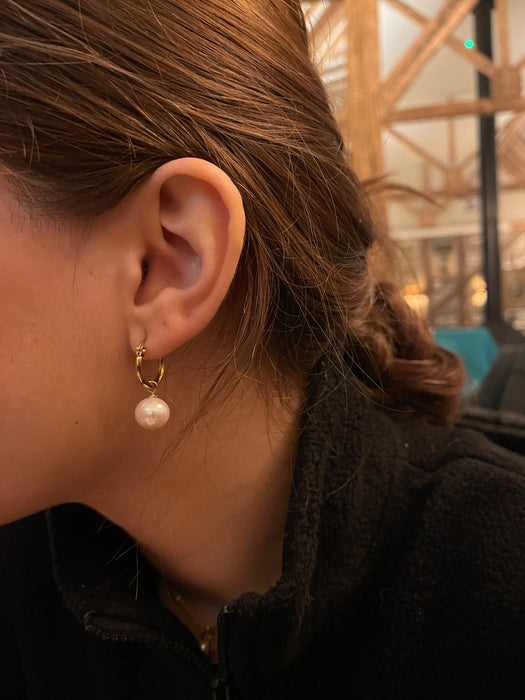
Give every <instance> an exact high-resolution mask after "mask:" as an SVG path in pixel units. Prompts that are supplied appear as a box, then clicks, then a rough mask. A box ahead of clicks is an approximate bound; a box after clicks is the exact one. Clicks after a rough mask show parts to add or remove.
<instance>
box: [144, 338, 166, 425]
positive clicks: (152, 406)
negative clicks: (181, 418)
mask: <svg viewBox="0 0 525 700" xmlns="http://www.w3.org/2000/svg"><path fill="white" fill-rule="evenodd" d="M136 353H137V357H136V367H137V376H138V378H139V381H140V383H141V384H142V386H143V387H144V388H145V389H147V390H148V391H149V392H150V396H149V397H148V398H147V399H143V400H142V401H141V402H140V403H138V404H137V407H136V408H135V420H136V421H137V423H138V424H139V425H140V426H141V428H145V429H146V430H158V429H159V428H162V427H163V426H164V425H166V423H167V422H168V419H169V417H170V408H169V406H168V404H167V403H166V402H165V401H163V400H162V399H159V397H158V396H156V391H157V389H158V386H159V384H160V382H161V380H162V377H163V376H164V369H165V366H164V358H163V357H162V358H161V359H160V360H159V369H158V371H157V376H156V377H155V379H145V378H144V376H143V375H142V360H143V358H144V355H145V354H146V348H145V346H144V345H143V344H142V343H140V345H139V346H138V347H137V351H136Z"/></svg>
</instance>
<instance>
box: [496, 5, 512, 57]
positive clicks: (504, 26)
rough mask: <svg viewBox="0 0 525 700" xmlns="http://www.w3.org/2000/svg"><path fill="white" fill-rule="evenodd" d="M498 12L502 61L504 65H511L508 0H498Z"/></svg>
mask: <svg viewBox="0 0 525 700" xmlns="http://www.w3.org/2000/svg"><path fill="white" fill-rule="evenodd" d="M496 12H497V19H498V37H499V52H500V63H501V65H503V66H508V65H510V58H509V15H508V12H507V0H496Z"/></svg>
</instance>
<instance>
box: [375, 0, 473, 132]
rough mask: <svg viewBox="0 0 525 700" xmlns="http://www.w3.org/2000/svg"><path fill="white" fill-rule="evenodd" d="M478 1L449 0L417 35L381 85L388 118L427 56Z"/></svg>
mask: <svg viewBox="0 0 525 700" xmlns="http://www.w3.org/2000/svg"><path fill="white" fill-rule="evenodd" d="M477 2H478V0H447V2H446V3H445V4H444V5H443V7H442V8H441V9H440V10H439V12H437V14H436V15H435V16H434V17H433V18H432V19H430V20H428V22H427V23H426V24H425V26H424V27H423V29H422V31H421V33H420V35H419V36H418V38H417V39H416V40H415V41H414V42H413V43H412V45H411V46H410V47H409V48H408V49H407V50H406V51H405V53H404V54H403V56H402V57H401V58H400V60H399V61H398V62H397V64H396V65H395V66H394V68H393V69H392V70H391V72H390V74H389V75H388V76H387V78H386V80H385V81H384V82H383V85H382V86H381V91H380V99H381V102H382V109H383V114H384V115H385V116H386V118H387V119H388V113H389V112H390V111H391V110H392V108H393V106H394V105H395V103H396V102H397V101H398V100H399V98H400V97H401V96H402V95H403V94H404V93H405V92H406V90H407V89H408V88H409V86H410V84H411V83H412V82H413V81H414V79H415V78H416V76H417V75H418V74H419V73H420V72H421V70H422V69H423V68H424V66H425V65H426V64H427V62H428V60H429V59H430V58H431V57H432V56H433V55H434V54H435V53H436V51H437V50H438V49H439V48H440V46H442V44H443V43H444V41H445V40H446V38H447V37H448V36H450V34H451V33H452V32H453V31H454V29H455V28H456V27H457V26H458V24H459V23H460V22H461V21H462V20H463V19H464V18H465V17H466V15H467V14H468V13H469V12H470V11H471V10H472V8H473V7H474V6H475V5H476V4H477Z"/></svg>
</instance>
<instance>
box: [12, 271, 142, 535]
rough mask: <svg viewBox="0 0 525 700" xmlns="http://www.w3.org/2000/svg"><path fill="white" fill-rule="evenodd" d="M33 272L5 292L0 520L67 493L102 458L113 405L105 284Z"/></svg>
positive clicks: (111, 348)
mask: <svg viewBox="0 0 525 700" xmlns="http://www.w3.org/2000/svg"><path fill="white" fill-rule="evenodd" d="M40 280H41V281H39V280H38V278H36V279H35V281H34V282H33V283H32V284H24V285H19V287H18V290H17V293H16V294H13V286H12V285H11V287H10V294H9V297H4V298H10V299H11V300H12V303H11V304H10V305H9V308H8V309H7V311H6V315H5V317H4V318H5V321H4V322H5V326H4V333H3V347H4V358H3V362H2V363H0V406H1V407H2V408H0V478H1V483H2V489H1V493H0V522H8V521H11V520H13V519H16V518H19V517H23V516H25V515H28V514H29V513H31V512H35V511H37V510H41V509H42V508H45V507H48V506H49V505H53V504H55V503H57V502H61V501H63V500H68V498H67V496H68V493H70V492H71V490H74V488H75V486H76V484H77V483H78V482H79V480H81V479H83V478H84V476H85V474H86V472H87V471H88V470H89V469H90V468H92V465H93V464H94V462H96V461H97V460H98V461H99V462H100V461H101V460H103V449H104V445H107V444H108V443H107V439H106V438H107V433H108V431H110V430H111V428H112V423H114V422H115V421H116V417H115V415H116V413H118V405H117V406H115V397H114V390H113V389H112V382H113V381H114V379H115V377H114V374H115V372H114V366H113V360H114V358H115V357H116V356H117V354H118V353H117V351H116V350H115V349H114V345H115V342H116V336H115V335H113V336H112V337H109V336H108V334H111V333H113V334H114V333H115V331H114V329H113V328H112V321H113V326H114V319H113V318H112V316H113V314H112V312H111V309H109V308H108V304H107V303H106V304H103V303H102V299H101V296H103V290H101V289H100V288H97V292H95V293H92V292H89V293H88V291H87V290H82V289H80V290H78V289H77V290H76V291H74V290H73V289H72V288H71V287H68V285H67V284H59V283H58V282H57V279H56V278H55V280H53V279H51V278H48V279H47V280H46V281H45V283H44V282H43V281H42V280H43V277H42V276H41V277H40ZM2 286H3V285H2ZM2 291H3V290H2V289H1V287H0V293H1V292H2ZM97 296H98V298H97ZM121 356H122V355H121ZM130 374H131V372H130ZM112 399H113V401H112Z"/></svg>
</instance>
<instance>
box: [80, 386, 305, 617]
mask: <svg viewBox="0 0 525 700" xmlns="http://www.w3.org/2000/svg"><path fill="white" fill-rule="evenodd" d="M301 406H302V401H301V399H300V398H296V399H295V400H294V402H293V407H292V408H291V409H289V410H285V409H284V408H283V407H282V406H281V405H280V403H279V402H278V401H276V405H275V407H274V409H273V411H270V415H271V416H272V420H271V424H270V423H268V421H267V410H266V407H265V406H264V405H263V404H262V403H261V402H260V401H259V402H257V401H256V400H255V397H254V396H253V395H250V394H249V393H248V392H246V393H245V395H244V396H243V397H242V400H238V399H237V401H236V404H235V408H234V409H231V410H228V411H226V410H224V406H223V407H222V410H221V412H220V413H217V414H216V415H215V416H213V417H212V416H207V417H206V420H205V421H202V422H201V424H200V426H201V427H200V430H199V429H197V430H196V431H195V432H194V433H192V435H191V436H190V438H188V439H187V440H186V441H185V442H184V444H183V446H182V447H181V448H180V449H179V450H177V452H176V454H175V455H174V456H173V458H172V459H170V460H169V461H168V462H166V463H163V464H160V465H159V464H158V462H155V466H154V467H153V463H152V460H151V457H150V459H149V460H148V459H147V458H146V455H145V454H144V453H143V452H142V451H141V449H140V447H137V450H133V451H132V450H130V451H129V454H130V455H133V459H131V458H130V459H128V460H127V461H126V463H125V465H123V466H124V469H123V470H118V469H117V470H115V472H114V474H113V475H112V476H113V477H114V478H109V482H110V483H107V481H108V479H106V483H105V485H101V484H98V486H97V489H96V493H93V494H92V497H91V499H90V502H87V501H86V502H87V505H91V506H92V507H94V508H96V509H97V510H98V511H99V512H101V513H103V514H104V515H105V516H106V517H108V518H110V519H111V520H112V521H113V522H115V523H117V524H118V525H120V526H121V527H122V528H124V529H125V530H126V531H127V532H128V533H129V534H130V535H131V536H132V537H133V538H134V539H135V540H136V541H137V542H138V544H139V547H140V549H141V551H142V552H143V553H144V555H145V556H146V557H147V559H148V560H149V561H150V562H151V563H152V565H153V566H154V567H155V568H156V569H157V571H158V572H159V574H161V576H163V577H165V578H166V579H168V580H169V581H171V582H172V584H173V586H174V587H175V588H176V590H178V591H179V593H180V594H181V595H182V596H183V597H184V600H185V602H186V604H187V605H188V606H189V608H190V609H191V610H194V611H195V615H196V617H198V619H202V621H203V623H204V624H209V623H210V621H211V620H215V619H216V613H217V611H218V610H219V609H220V607H221V606H222V605H223V604H224V603H226V602H228V601H229V600H231V599H232V598H234V597H236V596H238V595H239V594H240V593H242V592H244V591H247V590H251V591H255V592H259V593H263V592H264V591H266V590H267V589H268V588H269V587H270V586H271V585H273V584H274V583H275V582H276V580H277V579H278V578H279V576H280V574H281V569H282V544H283V537H284V528H285V521H286V515H287V510H288V502H289V498H290V489H291V484H292V478H293V469H294V463H295V451H296V444H297V440H298V431H299V416H300V413H301ZM198 425H199V424H198ZM160 454H161V452H159V455H160ZM143 465H146V466H145V467H144V466H143ZM163 602H164V603H165V604H166V601H165V600H164V601H163ZM168 607H171V606H170V605H168Z"/></svg>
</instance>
